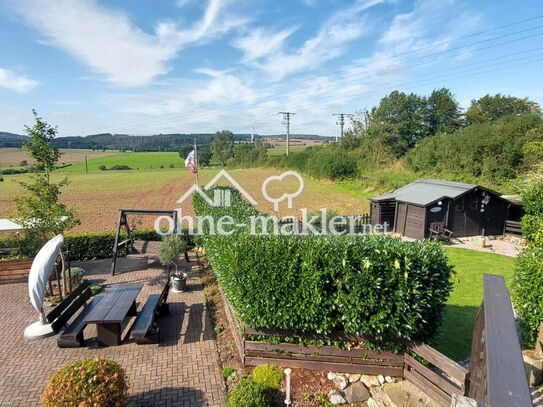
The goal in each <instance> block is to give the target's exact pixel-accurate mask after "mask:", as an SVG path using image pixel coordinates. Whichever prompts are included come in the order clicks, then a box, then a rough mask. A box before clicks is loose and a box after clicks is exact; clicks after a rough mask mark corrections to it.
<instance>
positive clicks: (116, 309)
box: [47, 281, 170, 348]
mask: <svg viewBox="0 0 543 407" xmlns="http://www.w3.org/2000/svg"><path fill="white" fill-rule="evenodd" d="M142 287H143V284H141V283H129V284H115V285H113V286H111V287H110V289H109V290H108V291H107V292H106V293H105V294H103V295H97V296H95V297H94V298H92V300H91V297H92V292H91V288H90V284H89V283H88V282H87V281H84V282H83V283H82V284H81V285H80V286H79V287H77V288H76V289H75V290H74V291H73V292H72V293H71V294H70V295H69V296H67V297H66V298H65V299H64V300H63V301H62V302H61V303H60V304H59V305H57V307H56V308H55V309H54V310H53V311H51V312H50V313H49V314H48V315H47V319H48V320H50V321H52V325H53V326H54V328H55V331H58V330H59V329H60V328H61V327H63V326H66V328H65V330H64V331H63V332H62V333H61V334H60V336H59V338H58V340H57V344H58V346H59V347H61V348H68V347H81V346H84V344H85V338H84V334H83V331H84V329H85V327H86V326H87V325H90V324H95V325H96V333H97V335H96V339H97V340H98V342H99V343H100V344H102V345H105V346H118V345H120V344H121V343H122V333H123V331H124V329H125V328H126V326H127V324H128V322H129V321H130V319H131V317H134V316H135V317H137V318H136V322H135V323H134V325H133V326H132V329H131V335H132V337H133V338H134V340H135V341H136V343H138V344H148V343H157V342H158V341H159V334H160V332H159V326H158V318H159V317H160V316H162V315H165V314H167V313H168V311H169V308H168V304H167V299H168V293H169V289H170V283H169V281H168V282H167V283H166V284H165V286H164V288H163V290H162V292H161V293H160V294H152V295H150V296H149V297H148V299H147V301H146V302H145V304H144V306H143V308H142V310H141V311H140V312H139V314H138V312H137V304H136V297H137V296H138V294H139V292H140V291H141V289H142ZM89 300H90V302H88V301H89ZM80 308H82V310H81V312H80V313H79V315H77V317H76V318H75V319H74V320H73V321H72V322H71V323H70V324H69V325H66V324H67V322H68V321H69V320H70V319H71V318H72V316H73V315H75V313H76V312H77V311H78V310H79V309H80Z"/></svg>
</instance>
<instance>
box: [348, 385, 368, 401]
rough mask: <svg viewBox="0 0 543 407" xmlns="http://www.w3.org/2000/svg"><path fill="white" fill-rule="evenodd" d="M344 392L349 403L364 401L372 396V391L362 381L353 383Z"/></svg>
mask: <svg viewBox="0 0 543 407" xmlns="http://www.w3.org/2000/svg"><path fill="white" fill-rule="evenodd" d="M344 393H345V400H347V402H348V403H363V402H364V401H366V400H367V399H369V398H370V392H369V391H368V389H367V388H366V386H364V385H363V384H362V383H360V382H356V383H353V384H351V385H350V386H349V387H347V389H346V390H345V392H344Z"/></svg>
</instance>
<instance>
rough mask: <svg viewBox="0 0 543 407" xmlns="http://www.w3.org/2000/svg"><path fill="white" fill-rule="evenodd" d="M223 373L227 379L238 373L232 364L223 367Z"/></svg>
mask: <svg viewBox="0 0 543 407" xmlns="http://www.w3.org/2000/svg"><path fill="white" fill-rule="evenodd" d="M221 373H222V377H224V378H225V379H228V378H230V376H232V375H233V374H235V373H236V369H234V368H233V367H231V366H227V367H223V369H222V371H221Z"/></svg>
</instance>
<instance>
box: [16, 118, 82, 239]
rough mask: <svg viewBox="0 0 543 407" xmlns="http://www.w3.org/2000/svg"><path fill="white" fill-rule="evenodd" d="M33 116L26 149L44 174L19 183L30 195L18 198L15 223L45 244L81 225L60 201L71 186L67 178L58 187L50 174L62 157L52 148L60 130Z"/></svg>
mask: <svg viewBox="0 0 543 407" xmlns="http://www.w3.org/2000/svg"><path fill="white" fill-rule="evenodd" d="M33 113H34V120H35V121H34V125H33V126H25V131H26V133H27V134H28V136H29V137H30V140H29V141H27V142H26V143H24V145H23V147H24V148H25V149H26V150H27V151H28V152H29V153H30V155H31V156H32V158H33V159H34V162H35V163H36V165H37V167H38V168H40V169H42V172H36V173H34V174H33V175H32V176H31V178H30V181H29V182H21V183H20V184H21V186H22V187H23V188H24V189H25V190H26V191H28V192H29V194H25V195H20V196H17V197H15V205H16V208H17V215H16V217H15V218H14V220H15V221H16V222H17V223H19V224H21V225H22V226H24V227H25V228H27V229H28V230H29V234H30V235H32V236H33V237H35V238H37V240H38V242H40V243H43V242H44V241H45V240H47V239H49V238H51V237H53V236H54V235H56V234H59V233H63V232H64V231H66V230H69V229H71V228H72V227H74V226H75V225H77V224H79V221H78V219H77V217H76V214H75V211H74V210H73V209H72V208H68V207H67V206H66V205H64V204H63V203H61V202H60V201H59V197H60V194H61V189H62V187H64V186H66V185H68V184H69V180H68V178H64V179H62V180H61V181H60V182H58V183H55V182H53V181H52V180H51V173H52V172H53V171H54V169H55V164H56V163H57V161H58V159H59V158H60V155H61V153H60V151H59V149H58V147H56V146H54V145H53V144H52V140H53V138H54V137H55V136H56V135H57V128H56V127H53V126H51V125H49V124H48V123H47V122H45V121H44V120H43V119H42V118H41V117H39V116H38V114H37V113H36V111H33Z"/></svg>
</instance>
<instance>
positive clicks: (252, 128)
mask: <svg viewBox="0 0 543 407" xmlns="http://www.w3.org/2000/svg"><path fill="white" fill-rule="evenodd" d="M255 125H256V123H253V125H252V126H251V143H254V142H255V132H256V130H255Z"/></svg>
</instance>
